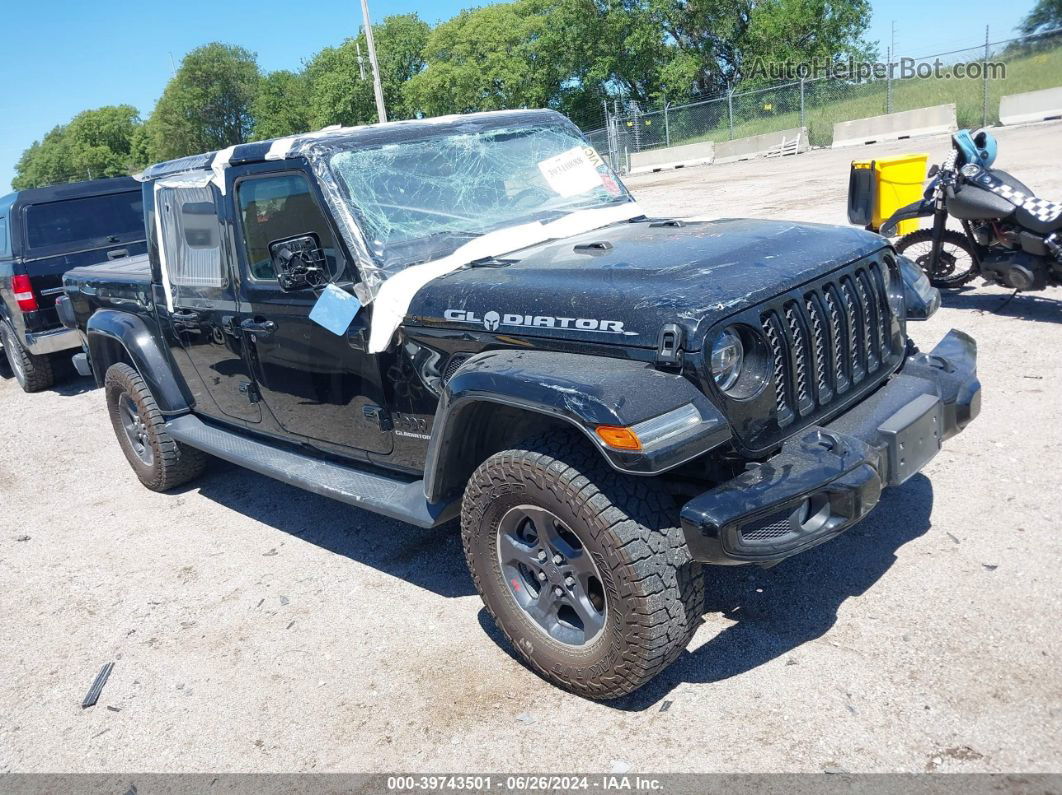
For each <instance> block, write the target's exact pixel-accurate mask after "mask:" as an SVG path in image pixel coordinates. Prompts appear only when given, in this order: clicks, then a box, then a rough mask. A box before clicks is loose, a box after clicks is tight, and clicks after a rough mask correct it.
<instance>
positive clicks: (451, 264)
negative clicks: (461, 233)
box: [369, 202, 645, 353]
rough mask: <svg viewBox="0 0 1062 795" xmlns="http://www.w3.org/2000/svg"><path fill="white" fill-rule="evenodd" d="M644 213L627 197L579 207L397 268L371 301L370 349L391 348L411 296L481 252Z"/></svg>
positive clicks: (506, 250)
mask: <svg viewBox="0 0 1062 795" xmlns="http://www.w3.org/2000/svg"><path fill="white" fill-rule="evenodd" d="M641 215H645V213H644V212H643V211H642V209H641V208H640V207H639V206H638V203H637V202H627V203H625V204H620V205H617V206H615V207H597V208H594V209H590V210H579V211H577V212H574V213H570V214H568V215H565V216H563V217H562V218H558V219H557V220H556V221H550V222H549V223H547V224H544V223H542V222H540V221H535V222H533V223H530V224H521V225H520V226H511V227H507V228H505V229H498V230H495V231H494V232H488V233H487V234H485V235H482V236H480V237H477V238H475V239H474V240H470V241H469V242H467V243H465V244H464V245H463V246H461V247H460V248H458V249H457V250H456V251H455V252H454V253H453V254H450V255H449V256H446V257H442V258H441V259H437V260H433V261H431V262H425V263H423V264H422V265H414V266H412V267H410V268H406V269H405V270H404V271H400V272H399V273H396V274H395V275H394V276H392V277H390V278H389V279H388V280H387V281H385V282H384V283H383V284H382V285H381V286H380V290H379V292H378V293H377V294H376V300H375V301H373V304H372V306H373V309H372V328H371V330H370V333H369V353H382V352H383V351H385V350H387V347H388V346H389V345H390V344H391V338H392V337H393V336H394V333H395V331H396V330H397V329H398V327H399V326H400V325H401V324H402V320H403V318H405V316H406V312H407V311H409V304H410V303H411V302H412V301H413V296H415V295H416V294H417V291H418V290H419V289H420V288H421V287H423V286H424V285H426V284H427V283H428V282H430V281H432V280H433V279H438V278H439V277H440V276H445V275H446V274H447V273H451V272H452V271H455V270H457V269H458V268H463V267H464V266H465V265H467V264H468V263H470V262H472V261H474V260H477V259H482V258H483V257H500V256H502V255H504V254H511V253H512V252H514V251H519V250H520V249H524V248H528V247H529V246H535V245H538V244H539V243H545V242H546V241H549V240H559V239H561V238H565V237H573V236H574V235H581V234H583V233H584V232H590V231H592V230H594V229H600V228H601V227H603V226H608V225H609V224H615V223H619V222H620V221H628V220H630V219H631V218H637V217H638V216H641Z"/></svg>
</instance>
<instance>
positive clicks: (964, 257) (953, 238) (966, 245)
mask: <svg viewBox="0 0 1062 795" xmlns="http://www.w3.org/2000/svg"><path fill="white" fill-rule="evenodd" d="M896 253H897V254H903V255H904V256H905V257H907V258H908V259H912V260H914V261H915V262H917V263H918V267H920V268H921V269H922V270H923V271H925V274H926V276H928V277H929V282H930V284H932V285H933V286H934V287H945V288H948V287H951V288H955V287H962V286H963V285H964V284H966V283H967V282H969V281H971V280H972V279H973V278H974V277H975V276H977V264H976V262H975V261H974V254H973V250H972V249H971V248H970V241H968V240H967V239H966V235H963V234H960V233H958V232H955V231H953V230H951V229H945V230H944V237H943V238H942V239H941V241H940V256H939V258H938V262H937V264H936V267H933V268H931V267H930V262H929V258H930V255H931V254H932V253H933V230H932V229H919V230H918V231H917V232H911V233H910V234H909V235H904V236H903V237H901V238H900V239H899V240H898V241H897V242H896Z"/></svg>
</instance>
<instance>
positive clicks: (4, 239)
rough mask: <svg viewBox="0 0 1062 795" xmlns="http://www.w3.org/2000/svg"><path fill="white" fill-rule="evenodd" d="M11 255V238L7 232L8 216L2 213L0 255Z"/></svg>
mask: <svg viewBox="0 0 1062 795" xmlns="http://www.w3.org/2000/svg"><path fill="white" fill-rule="evenodd" d="M10 256H11V238H10V236H9V235H8V233H7V218H6V217H5V216H2V215H0V257H5V258H6V257H10Z"/></svg>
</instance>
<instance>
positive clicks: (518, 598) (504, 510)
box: [461, 432, 704, 699]
mask: <svg viewBox="0 0 1062 795" xmlns="http://www.w3.org/2000/svg"><path fill="white" fill-rule="evenodd" d="M654 485H655V484H654V483H653V481H652V480H651V479H646V478H635V477H628V476H624V475H622V474H620V473H618V472H615V471H613V470H612V469H611V468H609V467H608V466H607V465H606V464H605V463H604V462H602V461H601V458H600V455H599V454H598V453H597V451H595V450H593V449H592V448H590V447H589V446H588V445H587V444H586V443H585V442H584V440H582V439H580V438H579V437H576V436H573V435H571V434H567V433H563V432H561V433H552V434H549V435H546V436H543V437H541V438H540V439H537V440H534V441H532V442H530V443H527V444H523V445H520V446H519V447H517V448H515V449H511V450H505V451H502V452H500V453H497V454H495V455H492V456H491V457H490V458H488V459H487V460H486V461H485V462H484V463H483V464H482V465H481V466H480V467H479V468H478V469H476V471H475V472H474V473H473V475H472V477H471V479H470V481H469V483H468V486H467V487H466V489H465V494H464V500H463V502H462V508H461V540H462V542H463V545H464V550H465V558H466V560H467V561H468V567H469V569H470V570H471V572H472V579H473V580H474V581H475V585H476V589H477V590H478V591H479V594H480V596H481V597H482V599H483V602H484V604H485V605H486V608H487V611H488V612H489V613H490V614H491V616H492V617H493V618H494V621H495V623H496V624H497V625H498V627H499V628H500V629H501V631H502V632H503V633H504V634H505V636H506V637H507V638H508V639H509V642H510V643H511V644H512V645H513V647H515V649H516V650H517V652H519V654H520V656H521V657H523V658H524V659H525V660H526V661H527V662H528V664H529V665H530V666H531V667H532V668H533V669H534V670H535V671H537V672H538V673H539V674H540V675H541V676H543V677H544V678H545V679H547V680H549V681H550V682H552V683H553V684H555V685H558V686H560V687H562V688H564V689H566V690H569V691H571V692H572V693H575V694H577V695H580V696H584V697H586V698H594V699H611V698H618V697H620V696H624V695H626V694H628V693H630V692H632V691H633V690H636V689H637V688H639V687H641V686H642V685H643V684H645V683H646V682H648V681H649V680H650V679H652V678H653V677H654V676H656V675H657V674H658V673H659V672H660V671H662V670H663V669H664V668H665V667H667V666H668V665H669V664H670V663H671V662H673V661H674V660H675V658H677V657H678V655H679V654H680V653H681V652H682V651H683V649H685V648H686V646H687V644H688V643H689V641H690V639H691V638H692V636H693V633H694V631H695V630H696V628H697V627H698V626H699V624H700V621H701V617H702V615H703V606H704V580H703V575H702V572H701V565H700V564H699V563H695V562H693V561H691V560H690V555H689V550H688V549H687V547H686V544H685V541H684V539H683V536H682V532H681V530H680V528H679V527H678V525H677V521H676V519H677V516H676V510H675V508H674V506H673V504H672V501H671V499H670V496H669V495H668V494H667V493H665V492H661V491H660V490H659V489H657V488H654ZM543 553H545V554H544V555H543ZM554 556H556V557H554ZM573 580H574V581H575V582H574V585H573V584H572V581H573ZM551 593H552V594H553V596H550V594H551Z"/></svg>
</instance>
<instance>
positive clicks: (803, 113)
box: [587, 29, 1062, 170]
mask: <svg viewBox="0 0 1062 795" xmlns="http://www.w3.org/2000/svg"><path fill="white" fill-rule="evenodd" d="M853 71H855V70H853ZM1060 85H1062V29H1059V30H1053V31H1048V32H1045V33H1040V34H1037V35H1035V36H1027V37H1022V38H1016V39H1007V40H1004V41H996V42H993V41H990V40H989V36H988V34H987V30H986V35H985V41H984V42H983V43H981V44H979V45H977V46H975V47H970V48H967V49H961V50H953V51H950V52H945V53H937V54H934V55H928V56H923V57H919V58H906V57H903V58H895V59H891V60H889V62H888V63H887V64H882V65H881V69H880V70H879V73H878V74H869V75H867V76H865V77H864V76H862V75H859V76H855V77H853V76H847V75H843V76H842V75H838V74H830V75H825V76H808V77H805V78H804V79H794V80H789V81H784V82H779V83H777V84H775V85H771V86H768V87H764V88H756V89H752V90H747V91H738V90H735V91H731V92H728V93H726V94H723V95H719V96H712V97H705V98H701V99H697V100H695V101H693V102H689V103H686V104H681V105H668V104H664V105H662V106H659V107H644V106H642V105H640V104H639V103H637V102H633V101H628V102H623V103H620V102H619V101H617V100H613V101H612V102H611V103H606V104H605V105H604V126H602V127H601V128H599V129H593V130H590V131H589V132H587V136H588V137H589V138H590V141H591V142H592V143H593V145H594V146H595V148H597V150H598V151H599V152H601V153H602V154H603V155H605V156H606V157H607V158H608V160H609V161H610V162H611V163H612V165H613V166H614V167H617V168H619V169H620V170H626V165H627V163H628V160H629V157H630V155H631V154H633V153H635V152H643V151H645V150H647V149H655V148H659V147H665V146H677V145H680V144H688V143H696V142H698V141H727V140H733V139H735V138H744V137H747V136H752V135H759V134H761V133H769V132H778V131H781V130H787V129H792V128H795V127H806V128H807V130H808V139H809V141H810V143H811V145H812V146H829V145H830V144H831V143H832V142H833V125H834V124H836V123H837V122H842V121H850V120H853V119H863V118H867V117H870V116H880V115H882V114H885V113H895V112H898V111H904V110H915V109H917V108H926V107H931V106H933V105H943V104H947V103H954V104H955V108H956V115H957V120H958V124H959V127H960V128H962V127H982V126H988V125H991V124H996V123H998V121H999V99H1000V97H1001V96H1003V95H1004V94H1018V93H1022V92H1025V91H1035V90H1037V89H1042V88H1053V87H1055V86H1060Z"/></svg>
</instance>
